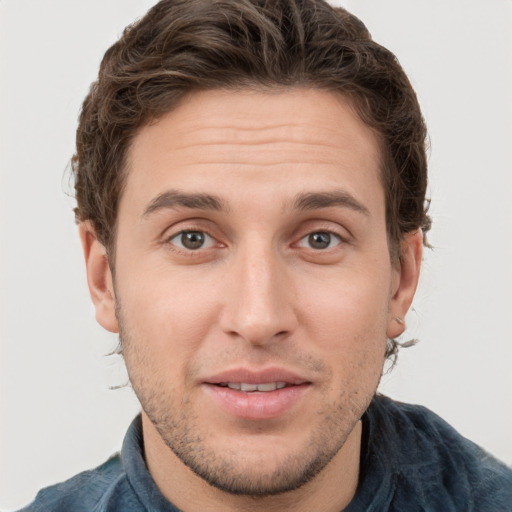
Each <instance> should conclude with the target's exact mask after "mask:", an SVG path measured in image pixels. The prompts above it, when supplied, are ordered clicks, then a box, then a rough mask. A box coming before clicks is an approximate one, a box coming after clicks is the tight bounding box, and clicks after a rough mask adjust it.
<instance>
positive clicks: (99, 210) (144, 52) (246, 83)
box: [73, 0, 430, 259]
mask: <svg viewBox="0 0 512 512" xmlns="http://www.w3.org/2000/svg"><path fill="white" fill-rule="evenodd" d="M297 87H305V88H315V89H319V90H326V91H331V92H334V93H338V94H342V95H343V96H344V97H346V98H349V99H350V101H351V103H352V105H353V107H354V109H355V110H356V112H357V114H358V115H359V116H360V118H361V119H362V121H363V122H364V123H365V124H367V125H368V126H369V127H370V128H371V129H372V130H374V131H375V133H376V134H377V137H378V139H379V144H380V148H381V159H382V162H381V171H382V175H381V179H382V183H383V187H384V190H385V194H386V223H387V231H388V239H389V247H390V251H391V254H392V256H393V258H395V259H397V258H398V257H399V255H400V241H401V240H402V239H403V236H404V234H405V233H410V232H413V231H415V230H418V229H422V230H423V233H424V234H426V232H427V231H428V229H429V227H430V221H429V218H428V216H427V213H426V207H425V206H426V204H425V193H426V186H427V162H426V155H425V139H426V128H425V124H424V122H423V118H422V115H421V111H420V108H419V105H418V102H417V99H416V95H415V93H414V90H413V89H412V86H411V84H410V82H409V80H408V78H407V76H406V75H405V73H404V71H403V70H402V68H401V66H400V64H399V63H398V61H397V59H396V57H395V56H394V55H393V54H392V53H391V52H390V51H388V50H387V49H385V48H383V47H382V46H380V45H379V44H378V43H376V42H374V41H373V40H372V39H371V36H370V34H369V32H368V30H367V29H366V27H365V26H364V25H363V23H362V22H361V21H360V20H359V19H358V18H356V17H355V16H353V15H352V14H350V13H348V12H347V11H346V10H344V9H342V8H333V7H331V6H329V5H328V4H327V3H326V2H324V1H317V0H313V1H304V2H295V1H293V0H287V1H285V0H279V1H273V0H272V1H266V2H265V1H237V0H233V1H226V2H209V1H206V0H187V1H173V0H168V1H165V0H164V1H161V2H159V3H158V4H157V5H156V6H155V7H153V8H152V9H151V10H150V11H149V12H148V13H147V14H146V16H145V17H144V18H142V19H141V20H140V21H138V22H136V23H134V24H133V25H131V26H129V27H127V28H126V30H125V31H124V34H123V36H122V37H121V39H120V40H119V41H118V42H116V43H115V44H114V45H113V46H112V47H111V48H110V49H109V50H108V51H107V52H106V54H105V56H104V58H103V61H102V64H101V67H100V71H99V76H98V80H97V81H96V82H94V83H93V84H92V86H91V89H90V92H89V94H88V96H87V97H86V99H85V101H84V104H83V108H82V112H81V116H80V124H79V127H78V131H77V140H76V146H77V152H76V154H75V156H74V158H73V171H74V174H75V187H76V198H77V203H78V206H77V208H76V212H75V213H76V216H77V220H78V221H83V220H89V221H90V222H91V223H92V225H93V226H94V229H95V231H96V234H97V236H98V238H99V240H100V241H101V242H102V243H103V244H104V246H105V247H106V248H107V250H108V252H109V254H111V255H113V254H114V251H115V234H116V224H117V214H118V204H119V200H120V198H121V195H122V192H123V187H124V183H125V180H126V176H127V171H128V166H127V153H128V149H129V147H130V144H131V143H132V141H133V138H134V137H135V136H136V134H137V133H138V131H139V129H140V128H141V127H143V126H145V125H148V124H150V123H152V122H154V121H155V120H157V119H159V118H160V117H161V116H162V115H164V114H165V113H168V112H170V111H171V110H172V109H173V108H174V107H175V106H176V105H177V104H178V103H179V102H180V101H181V100H182V99H183V98H185V97H186V96H189V95H191V94H193V93H194V92H197V91H203V90H212V89H228V90H240V89H253V90H264V89H285V88H297Z"/></svg>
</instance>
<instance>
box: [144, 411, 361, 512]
mask: <svg viewBox="0 0 512 512" xmlns="http://www.w3.org/2000/svg"><path fill="white" fill-rule="evenodd" d="M142 423H143V437H144V449H145V456H146V463H147V466H148V469H149V472H150V473H151V476H152V477H153V480H154V481H155V483H156V485H157V487H158V488H159V489H160V491H161V492H162V494H163V495H164V496H165V497H166V498H167V499H168V500H169V501H170V502H171V503H173V505H175V506H176V507H178V508H180V509H181V510H184V511H186V512H214V511H218V510H223V511H225V512H256V511H265V512H273V511H281V512H282V511H284V510H293V511H294V512H315V511H318V512H320V511H321V512H339V511H340V510H342V509H344V508H345V507H346V506H347V505H348V504H349V503H350V501H351V500H352V498H353V497H354V495H355V493H356V489H357V484H358V478H359V460H360V451H361V431H362V428H361V421H358V422H357V423H356V425H355V427H354V429H353V430H352V432H351V433H350V434H349V436H348V438H347V440H346V441H345V443H344V445H343V446H342V448H341V449H340V450H339V451H338V453H337V454H336V455H335V456H334V457H333V459H332V460H331V461H330V462H329V464H328V465H327V466H326V467H325V468H324V469H323V470H322V471H321V472H320V473H319V474H318V475H317V476H316V477H315V478H313V479H312V480H311V481H310V482H308V483H307V484H305V485H304V486H302V487H300V488H299V489H296V490H294V491H290V492H286V493H283V494H279V495H276V496H264V497H260V496H256V497H255V496H246V495H232V494H229V493H226V492H224V491H221V490H219V489H216V488H214V487H212V486H211V485H209V484H208V483H206V482H205V481H204V480H203V479H201V478H200V477H198V476H197V475H196V474H195V473H194V472H193V471H192V470H190V469H189V468H188V467H187V466H185V465H184V464H183V463H182V462H181V460H180V459H178V458H177V457H176V455H175V454H174V453H173V452H172V451H171V450H170V449H169V448H168V447H167V445H166V444H165V443H164V441H163V440H162V438H161V437H160V435H159V434H158V432H157V431H156V429H155V427H154V425H153V424H152V423H151V421H150V420H149V418H148V417H147V416H146V415H145V414H144V413H142Z"/></svg>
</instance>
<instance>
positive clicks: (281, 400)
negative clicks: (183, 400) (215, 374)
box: [204, 384, 310, 420]
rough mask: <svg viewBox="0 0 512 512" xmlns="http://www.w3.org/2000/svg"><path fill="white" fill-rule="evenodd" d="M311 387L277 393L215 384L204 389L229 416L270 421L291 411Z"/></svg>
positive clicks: (306, 386)
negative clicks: (243, 389) (247, 391)
mask: <svg viewBox="0 0 512 512" xmlns="http://www.w3.org/2000/svg"><path fill="white" fill-rule="evenodd" d="M309 386H310V385H309V384H300V385H298V386H289V387H286V388H282V389H276V390H275V391H267V392H249V393H246V392H244V391H238V390H236V389H231V388H228V387H224V386H215V385H213V384H205V385H204V388H205V389H206V391H207V392H208V393H209V394H210V396H211V397H212V398H213V399H214V400H215V401H216V402H217V403H218V404H219V405H220V407H221V408H222V409H224V410H225V411H226V412H228V413H229V414H232V415H234V416H238V417H239V418H245V419H250V420H268V419H271V418H276V417H278V416H281V415H282V414H284V413H285V412H287V411H288V410H290V409H291V408H292V407H293V406H294V405H295V404H297V402H298V401H299V400H300V399H301V398H302V397H303V396H304V394H305V393H306V392H307V391H308V389H309Z"/></svg>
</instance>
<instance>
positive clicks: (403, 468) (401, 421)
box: [369, 396, 512, 512]
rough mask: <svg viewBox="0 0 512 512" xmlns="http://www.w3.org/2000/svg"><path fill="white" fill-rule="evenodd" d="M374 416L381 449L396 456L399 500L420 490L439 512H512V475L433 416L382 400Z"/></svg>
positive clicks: (376, 404)
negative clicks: (385, 447)
mask: <svg viewBox="0 0 512 512" xmlns="http://www.w3.org/2000/svg"><path fill="white" fill-rule="evenodd" d="M369 413H370V415H371V416H372V419H373V436H374V437H375V438H377V443H378V444H381V445H382V444H383V443H385V444H386V445H387V447H388V453H390V452H389V449H390V450H392V451H393V452H394V454H393V455H392V456H391V458H392V460H393V462H394V465H395V474H396V475H397V487H396V489H397V496H396V498H397V499H398V498H399V495H400V494H403V495H404V499H405V496H406V495H407V493H408V492H410V491H411V490H413V489H414V493H415V494H417V495H419V496H420V497H421V496H423V497H424V499H425V502H428V503H429V505H430V506H432V504H433V503H437V504H438V506H439V507H440V508H436V510H467V511H471V510H475V511H476V510H478V511H493V512H498V511H506V510H512V470H511V469H510V468H508V467H507V466H505V465H504V464H503V463H501V462H500V461H498V460H497V459H495V458H494V457H493V456H491V455H490V454H489V453H487V452H486V451H485V450H483V449H482V448H480V447H479V446H477V445H476V444H475V443H473V442H471V441H470V440H468V439H466V438H464V437H463V436H461V435H460V434H459V433H458V432H457V431H456V430H455V429H454V428H453V427H451V426H450V425H449V424H448V423H447V422H446V421H444V420H443V419H442V418H440V417H439V416H437V415H436V414H434V413H433V412H432V411H430V410H429V409H427V408H425V407H422V406H417V405H410V404H403V403H399V402H394V401H392V400H390V399H389V398H386V397H382V396H378V397H376V399H375V400H374V402H373V403H372V406H371V408H370V410H369ZM379 438H380V440H379ZM404 489H407V492H405V494H404ZM450 502H453V504H454V506H453V508H450V506H449V503H450Z"/></svg>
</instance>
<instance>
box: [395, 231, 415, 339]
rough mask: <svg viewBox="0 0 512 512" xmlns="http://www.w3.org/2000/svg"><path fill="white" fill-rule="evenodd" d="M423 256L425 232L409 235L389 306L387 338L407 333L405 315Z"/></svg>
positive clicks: (403, 244)
mask: <svg viewBox="0 0 512 512" xmlns="http://www.w3.org/2000/svg"><path fill="white" fill-rule="evenodd" d="M422 254H423V232H422V231H421V229H420V230H418V231H414V232H412V233H407V234H406V235H405V236H404V240H403V241H402V243H401V256H400V265H399V267H398V268H397V270H396V272H397V278H396V283H395V284H394V286H393V290H392V297H391V301H390V305H389V314H388V328H387V332H386V336H387V337H388V338H396V337H397V336H400V334H402V333H403V332H404V331H405V328H406V326H405V321H404V319H405V315H406V314H407V311H408V310H409V308H410V306H411V304H412V300H413V298H414V294H415V292H416V288H417V286H418V280H419V277H420V269H421V257H422Z"/></svg>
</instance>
